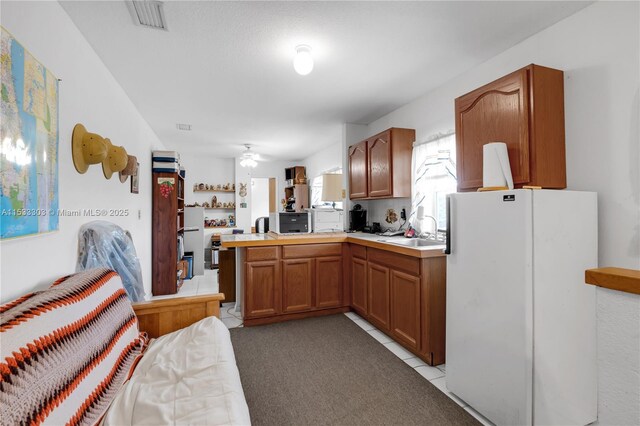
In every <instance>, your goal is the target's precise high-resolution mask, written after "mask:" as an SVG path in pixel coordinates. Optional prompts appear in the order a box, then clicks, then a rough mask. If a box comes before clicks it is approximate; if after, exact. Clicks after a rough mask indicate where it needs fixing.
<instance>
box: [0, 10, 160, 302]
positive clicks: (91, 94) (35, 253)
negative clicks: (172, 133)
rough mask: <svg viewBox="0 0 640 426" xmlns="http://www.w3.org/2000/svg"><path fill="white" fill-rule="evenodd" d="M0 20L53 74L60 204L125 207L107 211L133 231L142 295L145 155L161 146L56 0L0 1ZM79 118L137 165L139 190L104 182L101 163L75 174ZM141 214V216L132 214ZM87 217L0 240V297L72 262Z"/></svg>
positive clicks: (147, 199)
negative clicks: (120, 213) (123, 213)
mask: <svg viewBox="0 0 640 426" xmlns="http://www.w3.org/2000/svg"><path fill="white" fill-rule="evenodd" d="M1 23H2V26H4V27H5V28H6V29H7V30H8V31H10V32H11V33H12V34H13V35H14V37H15V38H16V40H17V41H18V42H20V43H21V44H22V45H23V46H24V47H25V49H27V50H29V51H30V52H31V53H32V54H33V55H34V56H35V57H36V59H38V60H39V61H40V62H42V63H43V64H44V65H45V66H46V67H47V68H48V69H49V70H51V72H53V73H54V74H55V75H56V76H57V77H58V78H60V79H62V82H60V85H59V118H60V123H59V125H60V127H59V148H58V152H59V173H60V176H59V191H60V192H59V197H60V198H59V207H60V209H67V210H78V209H79V210H82V209H129V213H130V214H129V216H127V217H108V218H106V219H107V220H110V221H112V222H115V223H116V224H118V225H120V226H121V227H122V228H124V229H128V230H129V231H131V234H132V236H133V240H134V243H135V245H136V249H137V253H138V257H139V258H140V262H141V265H142V276H143V280H144V285H145V289H146V291H147V293H150V292H151V281H150V279H151V164H150V160H151V153H150V151H152V150H153V149H164V147H163V145H162V143H161V142H160V141H159V140H158V138H157V137H156V135H155V134H154V133H153V131H152V130H151V129H150V127H149V126H148V124H147V123H146V122H145V121H144V119H143V118H142V117H141V116H140V114H139V113H138V111H137V109H136V108H135V106H134V105H133V103H132V102H131V101H130V99H129V98H128V97H127V95H126V93H125V92H124V91H123V90H122V88H121V87H120V86H119V85H118V83H117V82H116V81H115V79H114V78H113V76H112V75H111V74H110V73H109V71H108V70H107V69H106V67H105V66H104V64H103V63H102V61H101V60H100V59H99V58H98V56H97V55H96V53H95V52H94V51H93V50H92V48H91V47H90V46H89V43H87V41H86V40H85V39H84V37H83V36H82V35H81V34H80V32H79V31H78V29H77V28H76V27H75V25H74V24H73V22H72V21H71V19H70V18H69V17H68V16H67V14H66V12H65V11H64V10H63V9H62V7H61V6H60V5H59V4H58V3H57V2H7V1H3V2H2V16H1ZM76 123H83V124H84V125H85V127H86V128H87V129H88V130H89V131H90V132H95V133H98V134H101V135H103V136H105V137H109V138H110V139H111V141H112V142H113V143H114V144H115V145H123V146H124V147H125V148H126V149H127V151H128V152H129V154H132V155H135V156H137V157H138V161H139V163H140V183H139V185H140V193H139V194H137V195H136V194H131V193H130V192H129V181H127V182H126V183H124V184H123V183H120V181H119V180H118V176H117V174H116V175H114V176H113V177H112V178H111V179H110V180H106V179H105V178H104V176H103V175H102V168H101V167H100V166H92V167H91V168H90V169H89V170H88V171H87V173H86V174H84V175H80V174H78V173H77V172H76V170H75V168H74V167H73V163H72V160H71V132H72V130H73V126H74V125H75V124H76ZM138 214H140V217H141V218H140V219H139V218H138ZM93 219H94V218H91V217H61V218H60V230H59V231H58V232H55V233H52V234H46V235H41V236H36V237H26V238H18V239H15V240H8V241H3V242H2V243H1V244H0V250H1V254H0V257H1V258H2V260H1V264H2V270H1V272H0V277H1V283H0V300H2V301H8V300H11V299H13V298H15V297H17V296H20V295H21V294H24V293H26V292H28V291H31V290H33V289H36V288H42V287H46V286H48V285H49V284H50V283H51V282H52V281H53V280H54V279H56V278H58V277H60V276H63V275H66V274H69V273H72V272H74V271H75V266H76V251H77V233H78V229H79V228H80V225H82V224H83V223H85V222H89V221H91V220H93Z"/></svg>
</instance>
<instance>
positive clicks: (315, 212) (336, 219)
mask: <svg viewBox="0 0 640 426" xmlns="http://www.w3.org/2000/svg"><path fill="white" fill-rule="evenodd" d="M308 211H309V213H310V214H311V229H312V230H313V232H343V231H344V212H343V211H342V210H335V209H323V208H320V209H309V210H308Z"/></svg>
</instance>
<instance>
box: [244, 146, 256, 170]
mask: <svg viewBox="0 0 640 426" xmlns="http://www.w3.org/2000/svg"><path fill="white" fill-rule="evenodd" d="M244 147H245V148H246V150H245V151H244V152H243V153H242V156H241V157H240V166H242V167H250V168H254V167H256V166H257V165H258V161H260V160H261V158H260V155H259V154H257V153H255V152H253V151H251V145H249V144H245V146H244Z"/></svg>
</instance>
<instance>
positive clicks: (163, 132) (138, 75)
mask: <svg viewBox="0 0 640 426" xmlns="http://www.w3.org/2000/svg"><path fill="white" fill-rule="evenodd" d="M61 3H62V6H63V7H64V9H65V10H66V11H67V13H68V14H69V16H71V19H72V20H73V21H74V22H75V24H76V25H77V26H78V28H79V29H80V31H81V32H82V33H83V34H84V36H85V37H86V38H87V40H88V41H89V43H90V44H91V45H92V46H93V48H94V49H95V51H96V52H97V53H98V55H99V56H100V57H101V58H102V60H103V61H104V63H105V64H106V66H107V67H108V68H109V70H110V71H111V72H112V73H113V75H114V76H115V78H116V79H117V80H118V82H119V83H120V84H121V85H122V87H123V88H124V90H125V91H126V92H127V93H128V95H129V97H130V98H131V100H132V101H133V102H134V104H135V105H136V106H137V107H138V109H139V111H140V112H141V114H142V115H143V116H144V118H145V119H146V120H147V121H148V122H149V124H150V125H151V127H152V128H153V130H154V131H155V132H156V134H157V135H158V137H159V138H160V139H161V140H162V141H163V142H164V143H165V145H166V146H167V147H169V148H172V149H176V150H179V151H181V152H202V153H205V152H206V153H215V154H217V155H219V156H220V157H234V156H237V155H238V154H239V153H240V152H241V151H242V144H244V143H250V144H252V145H254V146H255V148H254V149H255V151H257V152H259V153H261V154H266V155H268V156H270V157H272V158H280V159H291V160H297V159H302V158H304V157H306V156H308V155H310V154H313V153H314V152H316V151H318V150H320V149H321V148H323V147H325V146H328V145H330V144H333V143H336V142H339V141H340V140H341V138H342V123H345V122H351V123H369V122H371V121H374V120H375V119H377V118H379V117H381V116H383V115H385V114H387V113H389V112H391V111H393V110H394V109H396V108H398V107H399V106H401V105H404V104H406V103H407V102H410V101H411V100H413V99H415V98H417V97H419V96H420V95H422V94H424V93H425V92H427V91H429V90H430V89H433V88H435V87H437V86H439V85H441V84H442V83H444V82H445V81H447V80H449V79H450V78H452V77H454V76H455V75H458V74H461V73H463V72H465V71H467V70H469V69H471V68H472V67H474V66H476V65H478V64H479V63H482V62H483V61H485V60H487V59H489V58H491V57H493V56H495V55H496V54H498V53H500V52H502V51H504V50H505V49H507V48H509V47H511V46H513V45H515V44H517V43H518V42H520V41H521V40H523V39H525V38H527V37H529V36H530V35H532V34H534V33H536V32H539V31H540V30H542V29H543V28H545V27H548V26H549V25H552V24H553V23H555V22H557V21H559V20H561V19H563V18H564V17H566V16H569V15H571V14H573V13H575V12H576V11H578V10H579V9H581V8H583V7H585V6H586V5H587V4H588V2H574V1H567V2H520V1H514V2H500V1H499V2H395V1H389V2H333V1H332V2H191V1H166V2H165V6H164V7H165V15H166V19H167V23H168V28H169V31H168V32H167V31H160V30H152V29H147V28H143V27H139V26H135V25H134V24H133V20H132V18H131V15H130V14H129V11H128V8H127V6H126V4H125V3H124V1H87V2H80V1H76V2H73V1H64V2H61ZM301 43H305V44H309V45H311V46H312V48H313V54H314V58H315V69H314V71H313V72H312V73H311V74H310V75H308V76H304V77H303V76H299V75H297V74H296V73H295V72H294V70H293V66H292V60H293V54H294V47H295V46H296V45H297V44H301ZM176 123H188V124H192V125H193V130H192V131H190V132H185V131H179V130H177V129H176Z"/></svg>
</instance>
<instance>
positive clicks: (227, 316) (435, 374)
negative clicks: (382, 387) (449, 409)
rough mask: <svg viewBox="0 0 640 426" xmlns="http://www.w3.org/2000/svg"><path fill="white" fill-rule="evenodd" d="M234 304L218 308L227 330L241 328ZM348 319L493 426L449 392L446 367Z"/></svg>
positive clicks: (354, 316)
mask: <svg viewBox="0 0 640 426" xmlns="http://www.w3.org/2000/svg"><path fill="white" fill-rule="evenodd" d="M234 308H235V304H234V303H223V304H222V306H221V307H220V319H221V320H222V322H223V323H224V324H225V325H226V326H227V328H234V327H242V318H241V316H240V313H239V312H235V310H234ZM345 315H346V316H347V317H348V318H349V319H351V320H352V321H353V322H354V323H356V324H357V325H358V326H359V327H361V328H362V329H363V330H364V331H366V332H367V333H369V334H370V335H371V337H373V338H374V339H376V340H377V341H378V342H380V344H381V345H383V346H384V347H386V348H387V349H389V350H390V351H391V352H392V353H393V354H394V355H395V356H397V357H398V358H400V359H401V360H403V361H404V362H405V363H407V364H408V365H409V366H410V367H411V368H413V369H415V370H416V372H417V373H418V374H420V375H421V376H422V377H424V378H425V380H428V381H430V382H431V384H432V385H434V386H435V387H436V388H438V389H440V390H441V391H442V392H444V393H445V394H446V395H447V396H448V397H449V398H451V399H452V400H454V401H455V402H456V403H457V404H458V405H460V406H461V407H462V408H464V409H465V410H466V411H467V412H468V413H469V414H471V415H472V416H473V417H475V418H476V419H477V420H478V421H479V422H480V423H482V424H483V425H493V423H491V422H490V421H489V420H487V419H486V418H484V417H483V416H482V415H481V414H480V413H478V412H477V411H475V410H474V409H473V408H471V407H469V405H468V404H467V403H466V402H464V401H463V400H461V399H460V398H458V397H457V396H455V395H454V394H452V393H451V392H449V391H448V390H447V385H446V365H445V364H442V365H438V366H436V367H431V366H429V365H427V364H426V363H425V362H424V361H422V360H421V359H420V358H418V357H416V356H415V355H414V354H412V353H411V352H409V351H407V350H406V349H405V348H403V347H402V346H400V345H399V344H398V343H396V342H394V341H393V340H392V339H391V338H390V337H389V336H387V335H386V334H384V333H383V332H381V331H380V330H378V329H377V328H376V327H375V326H373V325H372V324H371V323H369V322H368V321H366V320H364V319H363V318H362V317H360V316H359V315H358V314H356V313H355V312H347V313H346V314H345Z"/></svg>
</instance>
